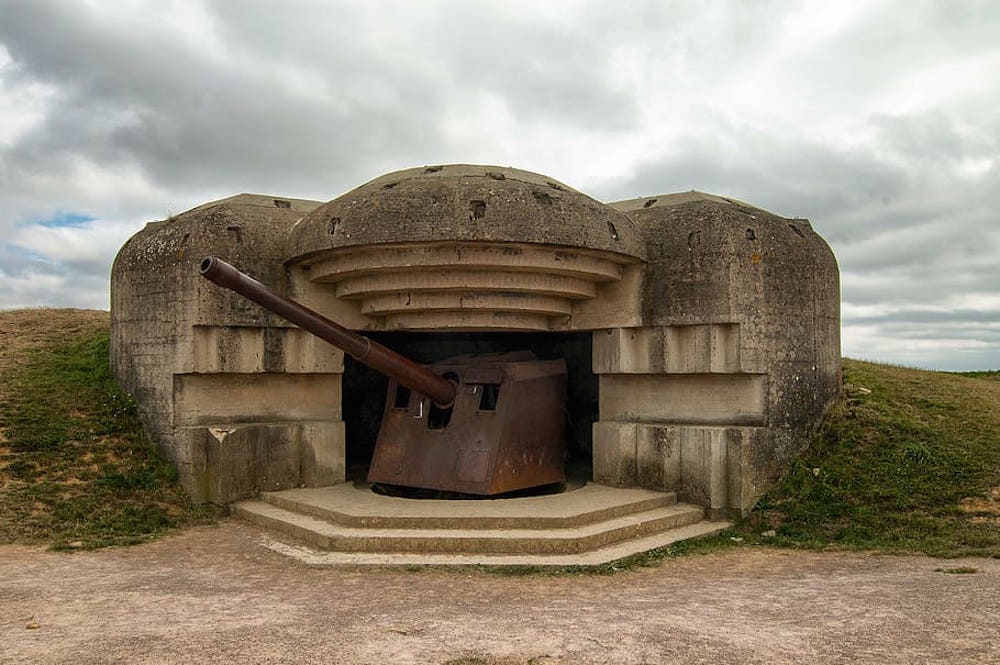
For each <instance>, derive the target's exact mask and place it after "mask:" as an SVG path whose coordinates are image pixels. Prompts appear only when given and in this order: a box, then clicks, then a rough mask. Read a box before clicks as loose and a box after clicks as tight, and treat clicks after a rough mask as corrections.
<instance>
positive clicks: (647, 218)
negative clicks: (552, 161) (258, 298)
mask: <svg viewBox="0 0 1000 665" xmlns="http://www.w3.org/2000/svg"><path fill="white" fill-rule="evenodd" d="M207 255H216V256H219V257H221V258H223V259H225V260H226V261H229V262H230V263H232V264H233V265H235V266H236V267H237V268H239V269H241V270H243V271H244V272H246V273H248V274H250V275H252V276H253V277H254V278H256V279H257V280H259V281H260V282H262V283H263V284H265V285H266V286H268V287H270V288H272V289H274V290H275V291H277V292H279V293H280V294H282V295H285V296H287V297H290V298H293V299H295V300H297V301H299V302H301V303H303V304H304V305H306V306H307V307H310V308H312V309H314V310H316V311H318V312H320V313H321V314H323V315H324V316H326V317H328V318H330V319H333V320H335V321H337V322H339V323H341V324H342V325H344V326H345V327H347V328H350V329H353V330H358V331H363V332H365V334H368V335H371V336H373V337H375V338H376V339H377V340H378V341H381V342H382V343H383V344H386V345H387V346H390V347H392V348H396V349H397V350H400V351H403V352H404V353H407V354H409V355H412V356H414V357H415V358H416V359H418V360H420V361H421V362H427V363H431V362H435V361H439V360H442V359H444V358H446V357H449V356H454V355H461V354H463V353H470V352H506V351H510V350H531V351H534V352H536V354H538V355H539V356H540V357H543V358H556V357H564V358H565V359H566V362H567V365H568V371H569V377H570V385H569V387H568V391H567V421H568V424H567V433H568V434H567V436H568V437H569V439H570V440H571V441H570V443H569V449H570V451H571V453H570V455H571V457H573V458H574V459H573V460H572V461H573V462H574V463H577V464H580V463H582V464H583V465H584V466H585V467H586V468H588V469H590V471H589V472H590V473H591V475H592V480H593V481H595V482H597V483H600V484H604V485H613V486H622V487H640V488H646V489H653V490H661V491H670V492H678V493H679V495H680V496H681V498H683V499H686V500H687V501H690V502H694V503H698V504H701V505H702V506H703V507H704V508H705V509H706V510H707V511H708V513H709V515H710V516H713V517H725V516H729V515H735V514H741V513H745V512H746V511H748V510H749V509H750V508H751V507H752V506H753V505H754V503H755V502H756V501H757V499H758V498H760V496H761V495H762V494H763V493H764V491H765V490H766V489H767V488H768V487H769V486H770V485H771V484H773V483H774V482H775V481H776V480H777V478H778V477H779V476H780V474H781V472H782V471H783V469H784V468H786V467H787V465H788V463H789V462H790V461H791V460H792V459H793V458H794V457H795V456H796V455H797V454H798V453H799V452H801V451H802V450H803V449H804V448H805V447H806V446H807V445H808V441H809V438H810V435H811V433H812V432H813V431H814V429H815V427H816V425H817V424H818V422H819V420H820V418H821V417H822V414H823V412H824V411H825V409H826V407H827V406H828V405H829V404H830V403H831V402H832V400H833V399H834V398H835V397H836V395H837V393H838V390H839V385H840V336H839V335H840V332H839V331H840V310H839V307H840V295H839V273H838V269H837V264H836V260H835V259H834V257H833V254H832V252H831V251H830V249H829V247H828V246H827V244H826V243H825V242H824V241H823V239H822V238H820V237H819V236H818V235H817V234H816V233H815V232H814V231H813V230H812V228H811V226H810V225H809V222H807V221H805V220H801V219H785V218H782V217H779V216H776V215H774V214H772V213H769V212H766V211H764V210H760V209H758V208H754V207H752V206H750V205H747V204H745V203H742V202H740V201H735V200H731V199H726V198H723V197H718V196H713V195H709V194H703V193H700V192H687V193H682V194H669V195H666V194H665V195H658V196H650V197H645V198H642V199H635V200H631V201H621V202H617V203H610V204H606V203H601V202H599V201H596V200H594V199H592V198H590V197H588V196H586V195H585V194H582V193H580V192H578V191H576V190H574V189H572V188H571V187H569V186H567V185H565V184H563V183H560V182H558V181H556V180H554V179H552V178H548V177H546V176H542V175H538V174H534V173H529V172H526V171H520V170H517V169H511V168H502V167H494V166H470V165H446V166H429V167H421V168H416V169H409V170H405V171H399V172H396V173H390V174H387V175H385V176H381V177H379V178H376V179H375V180H372V181H371V182H369V183H367V184H365V185H362V186H360V187H358V188H356V189H354V190H352V191H350V192H347V193H346V194H344V195H342V196H340V197H338V198H336V199H333V200H332V201H329V202H327V203H321V202H317V201H303V200H296V199H288V198H282V197H273V196H258V195H250V194H243V195H239V196H234V197H232V198H229V199H224V200H221V201H216V202H212V203H207V204H205V205H202V206H199V207H198V208H195V209H193V210H190V211H188V212H185V213H183V214H181V215H177V216H176V217H173V218H171V219H169V220H165V221H161V222H153V223H150V224H148V225H147V226H146V228H145V229H143V230H142V231H140V232H139V233H138V234H136V235H135V236H134V237H133V238H132V239H130V240H129V241H128V242H127V243H126V244H125V246H124V247H122V249H121V251H120V252H119V254H118V257H117V258H116V260H115V264H114V267H113V270H112V365H113V369H114V372H115V374H116V376H117V377H118V379H119V381H120V382H121V384H122V385H123V387H124V388H125V389H126V390H128V391H130V392H131V393H132V394H133V395H134V396H135V399H136V402H137V404H138V406H139V410H140V413H141V415H142V417H143V419H144V422H145V423H146V425H147V427H148V429H149V431H150V432H151V434H152V435H153V437H154V438H155V439H156V441H157V443H158V444H159V446H160V447H161V449H162V450H163V451H164V453H165V454H166V455H167V456H168V457H169V458H170V459H171V460H172V461H173V462H174V463H175V464H176V465H177V467H178V469H179V471H180V476H181V479H182V482H183V483H184V486H185V487H186V488H187V490H188V491H189V492H190V493H191V495H192V496H193V497H195V498H196V499H197V500H201V501H213V502H218V503H229V502H231V501H235V500H239V499H243V498H247V497H250V496H253V495H255V494H256V493H258V492H260V491H270V490H276V489H287V488H292V487H302V486H306V487H315V486H323V485H333V484H337V483H342V482H344V481H345V478H346V477H347V467H348V466H349V465H350V466H352V467H354V466H358V465H365V464H367V463H368V462H369V461H370V450H371V441H370V440H371V439H373V437H374V434H373V429H372V425H371V422H370V421H371V419H372V417H373V416H372V414H373V413H374V414H376V415H375V416H374V418H376V419H377V417H378V415H377V414H380V413H381V411H382V403H383V400H384V398H385V395H384V383H383V384H379V380H378V378H377V377H374V378H373V377H372V376H371V375H370V374H366V373H365V372H364V371H363V370H361V369H358V367H357V365H356V363H355V362H354V360H353V359H351V358H348V359H347V360H346V362H345V358H344V354H343V353H341V352H340V351H339V350H337V349H335V348H333V347H331V346H329V345H327V344H326V343H325V342H323V341H321V340H319V339H317V338H313V337H312V336H310V335H309V334H308V333H306V332H304V331H302V330H300V329H298V328H295V327H293V326H291V325H290V324H288V323H286V322H284V321H282V320H281V319H279V318H278V317H276V316H274V315H271V314H269V313H268V312H266V311H264V310H262V309H260V308H259V307H257V306H255V305H253V304H251V303H249V302H246V301H244V300H242V299H241V298H240V297H238V296H236V295H235V294H232V293H229V292H227V291H223V290H221V289H219V288H218V287H216V286H214V285H213V284H210V283H208V282H207V281H205V280H203V279H201V278H200V277H198V274H197V272H198V270H197V268H198V263H199V261H200V260H201V259H202V257H204V256H207ZM366 455H367V456H368V457H366Z"/></svg>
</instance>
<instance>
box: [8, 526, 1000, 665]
mask: <svg viewBox="0 0 1000 665" xmlns="http://www.w3.org/2000/svg"><path fill="white" fill-rule="evenodd" d="M261 538H262V536H261V534H260V532H259V531H257V530H255V529H252V528H250V527H247V526H243V525H241V524H238V523H234V522H223V523H222V524H221V525H220V526H218V527H216V528H206V529H198V530H193V531H189V532H187V533H184V534H181V535H179V536H174V537H171V538H169V539H166V540H164V541H161V542H157V543H152V544H149V545H144V546H141V547H134V548H127V549H110V550H103V551H98V552H86V553H77V554H72V555H67V554H55V553H49V552H44V551H41V550H38V549H30V548H25V547H10V546H5V547H0V662H11V663H18V662H21V663H29V662H30V663H43V664H50V663H51V664H55V663H74V664H76V663H83V664H88V663H107V662H129V663H191V662H236V661H238V662H253V663H403V664H406V663H438V664H440V663H445V662H447V661H449V660H453V659H457V658H462V657H466V658H467V657H473V656H475V657H479V658H483V659H485V660H486V662H488V663H490V664H491V665H512V664H522V665H523V664H526V663H529V662H531V663H535V664H538V665H555V664H561V665H568V664H573V665H589V664H597V663H602V664H603V663H608V664H610V663H614V664H620V665H638V664H641V663H719V664H723V665H725V664H743V663H751V664H758V663H759V664H764V663H767V664H772V665H777V664H783V663H810V662H811V663H834V664H837V663H842V664H845V665H846V664H854V663H862V664H864V663H872V664H876V663H877V664H882V663H901V664H903V663H914V664H917V663H920V664H924V663H950V664H956V663H957V664H962V663H969V664H973V663H975V664H977V665H978V664H980V663H990V662H996V654H997V653H998V652H1000V633H998V631H997V629H996V627H997V623H998V621H1000V561H998V560H984V559H969V560H965V559H963V560H939V559H931V558H927V557H920V556H907V557H892V556H873V555H866V554H846V553H827V554H818V553H806V552H792V551H781V550H770V549H749V550H743V551H734V552H727V553H721V554H713V555H707V556H691V557H685V558H682V559H677V560H671V561H669V562H668V563H665V564H663V565H662V566H660V567H657V568H649V569H639V570H636V571H631V572H626V573H619V574H617V575H614V576H610V577H608V576H587V575H584V576H568V577H536V576H533V577H518V576H514V577H509V576H497V575H492V574H488V573H483V572H479V571H475V570H467V569H464V570H458V571H440V570H439V571H432V570H423V571H421V572H416V573H414V572H406V571H392V570H383V571H372V570H370V569H363V570H359V569H343V568H328V567H310V566H305V565H303V564H301V563H298V562H297V561H294V560H292V559H288V558H286V557H284V556H281V555H278V554H275V553H274V552H271V551H269V550H267V549H265V548H264V547H262V546H261V545H260V544H259V541H260V539H261ZM963 566H964V567H967V568H971V569H974V570H975V571H977V572H974V573H971V574H946V573H944V572H936V571H937V570H938V569H942V570H956V569H959V568H960V567H963ZM29 624H33V625H37V626H38V627H37V628H36V629H28V628H27V626H28V625H29Z"/></svg>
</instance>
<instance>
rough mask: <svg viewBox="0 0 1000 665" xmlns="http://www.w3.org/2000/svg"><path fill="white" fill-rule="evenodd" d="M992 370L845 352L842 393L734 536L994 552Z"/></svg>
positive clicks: (998, 519) (999, 445)
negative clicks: (959, 370)
mask: <svg viewBox="0 0 1000 665" xmlns="http://www.w3.org/2000/svg"><path fill="white" fill-rule="evenodd" d="M997 374H998V373H997V372H977V373H971V375H969V374H966V375H960V374H953V373H946V372H929V371H923V370H915V369H907V368H902V367H893V366H887V365H877V364H872V363H865V362H859V361H854V360H845V361H844V381H845V387H844V391H843V395H842V396H841V399H840V400H839V401H838V402H837V404H836V405H835V406H834V407H833V408H832V410H831V412H830V413H829V414H828V416H827V418H826V419H825V421H824V423H823V426H822V428H821V430H820V432H819V433H818V435H817V437H816V439H815V440H814V442H813V444H812V446H811V447H810V449H809V450H808V451H807V452H806V454H805V455H804V456H802V457H801V458H800V459H799V460H798V461H797V462H796V463H795V465H794V466H793V468H792V469H791V471H790V472H789V473H788V474H787V475H786V476H785V478H784V480H783V481H782V482H781V483H780V484H779V485H778V486H777V487H776V488H775V489H774V490H772V491H771V492H770V493H769V494H768V495H767V496H766V497H765V498H764V499H763V500H762V501H761V502H760V504H759V505H758V507H757V509H756V510H755V511H754V513H753V514H752V515H751V517H750V518H749V519H748V520H746V521H744V522H743V523H742V524H741V525H739V527H738V529H737V530H738V532H739V534H740V536H741V537H744V538H745V539H746V541H747V542H769V543H773V544H776V545H782V546H787V547H805V548H828V547H836V548H847V549H856V550H878V551H883V552H923V553H926V554H930V555H935V556H1000V381H997V380H996V378H997V377H996V375H997ZM772 532H773V536H771V537H770V538H765V537H764V536H763V535H762V534H764V533H768V534H770V533H772Z"/></svg>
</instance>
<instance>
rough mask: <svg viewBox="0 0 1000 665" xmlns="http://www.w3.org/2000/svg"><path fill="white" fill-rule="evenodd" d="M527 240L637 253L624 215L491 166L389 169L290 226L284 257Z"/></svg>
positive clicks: (637, 242)
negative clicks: (407, 245)
mask: <svg viewBox="0 0 1000 665" xmlns="http://www.w3.org/2000/svg"><path fill="white" fill-rule="evenodd" d="M456 241H457V242H490V243H497V242H500V243H504V242H511V243H532V244H544V245H550V246H564V247H573V248H579V249H585V250H597V251H600V252H613V253H616V254H621V255H624V256H626V257H630V258H633V259H642V258H643V256H644V242H643V239H642V235H641V233H640V231H639V230H638V228H637V226H636V224H635V223H634V222H633V221H632V220H631V219H629V218H628V217H627V216H626V215H625V214H623V213H622V212H619V211H617V210H614V209H613V208H611V207H609V206H607V205H604V204H603V203H601V202H599V201H596V200H594V199H592V198H590V197H589V196H586V195H585V194H582V193H580V192H578V191H576V190H575V189H573V188H571V187H569V186H567V185H564V184H563V183H560V182H558V181H556V180H554V179H552V178H549V177H547V176H544V175H540V174H537V173H531V172H529V171H522V170H519V169H512V168H506V167H499V166H475V165H468V164H454V165H446V166H427V167H420V168H413V169H407V170H403V171H396V172H394V173H389V174H386V175H383V176H381V177H379V178H376V179H374V180H372V181H370V182H368V183H366V184H364V185H362V186H360V187H358V188H356V189H354V190H351V191H350V192H347V193H346V194H343V195H342V196H339V197H337V198H336V199H334V200H332V201H330V202H329V203H326V204H324V205H322V206H320V207H318V208H317V209H315V210H314V211H312V212H311V213H310V214H309V215H307V216H306V217H305V218H304V219H302V220H301V221H300V222H299V223H298V224H296V226H295V228H294V229H293V231H292V233H291V237H290V247H289V256H290V258H292V259H293V260H295V259H308V258H309V257H310V256H312V255H315V254H317V253H322V252H328V251H330V250H335V249H338V248H344V247H352V246H359V245H382V244H400V243H427V242H456Z"/></svg>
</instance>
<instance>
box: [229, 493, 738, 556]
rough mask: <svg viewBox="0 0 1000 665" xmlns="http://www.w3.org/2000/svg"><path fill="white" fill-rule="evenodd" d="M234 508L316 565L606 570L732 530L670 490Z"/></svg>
mask: <svg viewBox="0 0 1000 665" xmlns="http://www.w3.org/2000/svg"><path fill="white" fill-rule="evenodd" d="M231 510H232V512H233V514H234V515H236V516H238V517H241V518H243V519H245V520H248V521H250V522H252V523H254V524H257V525H258V526H261V527H264V528H265V529H268V530H270V531H272V532H275V533H277V534H280V535H281V536H283V537H284V538H285V539H286V542H278V541H274V542H271V543H270V544H269V545H268V546H269V547H271V549H274V550H275V551H279V552H282V553H283V554H287V555H289V556H293V557H296V558H298V559H300V560H303V561H306V562H308V563H312V564H374V565H526V566H573V565H600V564H604V563H608V562H611V561H615V560H617V559H621V558H625V557H628V556H632V555H635V554H639V553H641V552H645V551H648V550H651V549H655V548H658V547H664V546H667V545H670V544H672V543H675V542H678V541H680V540H685V539H688V538H695V537H699V536H704V535H707V534H710V533H714V532H716V531H719V530H721V529H724V528H726V527H728V526H730V524H729V523H728V522H711V521H706V520H705V515H704V510H703V509H702V508H701V507H700V506H694V505H691V504H685V503H678V501H677V496H676V494H674V493H672V492H655V491H651V490H643V489H627V488H615V487H607V486H603V485H598V484H595V483H587V484H583V485H580V486H575V487H570V489H568V490H567V491H565V492H561V493H558V494H547V495H542V496H530V497H517V498H494V499H468V500H441V499H410V498H402V497H395V496H384V495H380V494H376V493H375V492H373V491H372V490H371V488H370V487H369V486H368V485H367V484H364V483H360V482H359V483H344V484H341V485H335V486H332V487H322V488H309V489H295V490H286V491H282V492H264V493H262V494H261V497H260V499H259V500H253V501H242V502H239V503H236V504H233V505H232V506H231ZM288 539H291V540H292V541H297V543H298V544H292V543H289V542H287V540H288Z"/></svg>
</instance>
